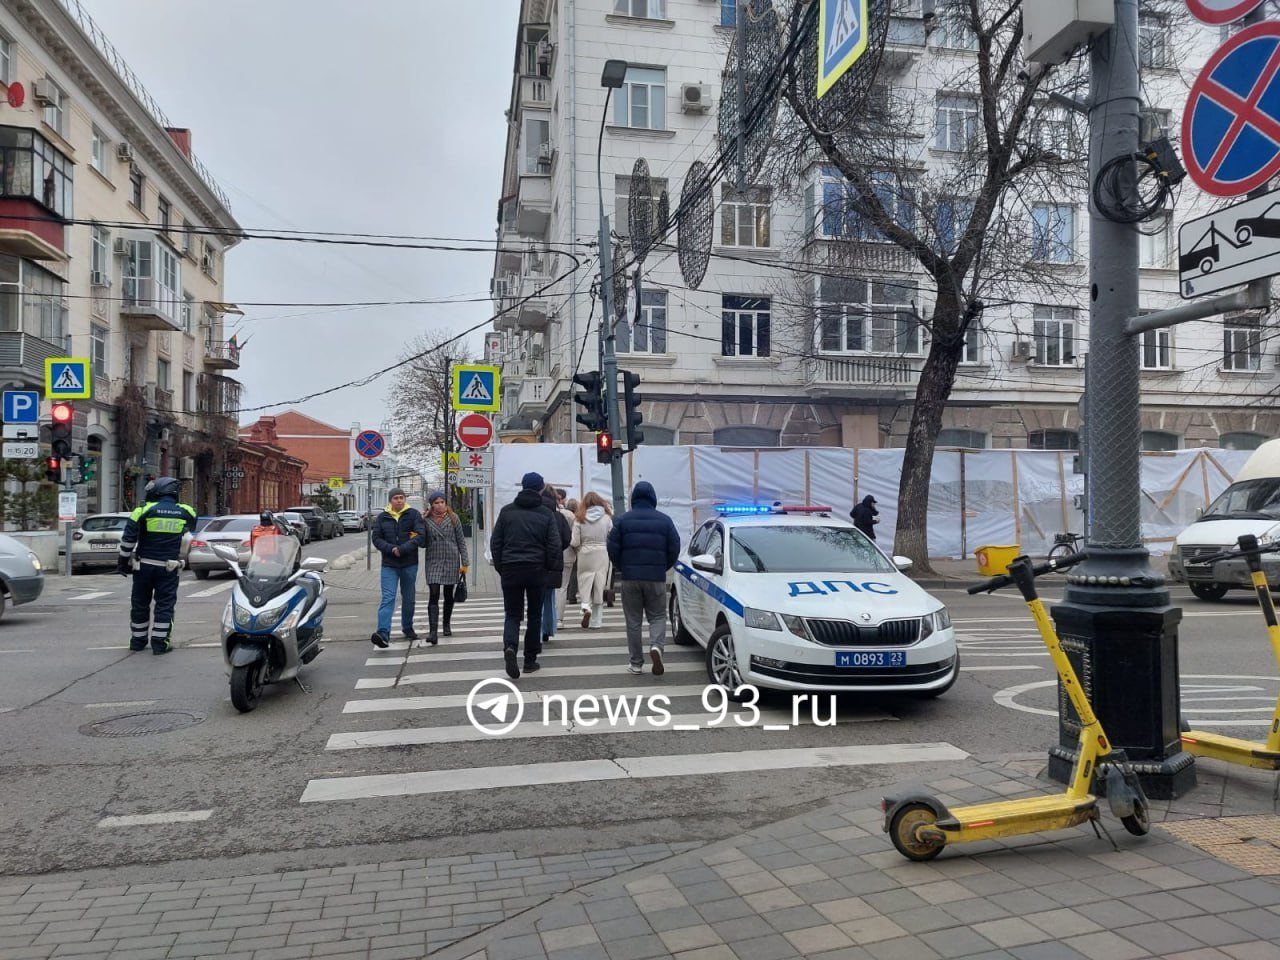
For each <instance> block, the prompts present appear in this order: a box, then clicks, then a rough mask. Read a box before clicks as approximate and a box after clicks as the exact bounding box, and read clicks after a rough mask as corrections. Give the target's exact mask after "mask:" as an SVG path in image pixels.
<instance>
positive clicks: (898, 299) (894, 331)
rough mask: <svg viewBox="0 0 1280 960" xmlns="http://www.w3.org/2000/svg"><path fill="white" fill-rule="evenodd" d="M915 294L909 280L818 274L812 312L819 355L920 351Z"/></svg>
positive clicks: (915, 352)
mask: <svg viewBox="0 0 1280 960" xmlns="http://www.w3.org/2000/svg"><path fill="white" fill-rule="evenodd" d="M914 296H915V286H914V284H908V283H903V282H900V281H883V280H871V281H867V280H856V279H855V280H849V279H843V278H837V277H822V278H820V279H819V281H818V309H817V314H818V323H819V327H820V333H819V336H820V343H821V347H822V351H823V353H889V354H903V355H915V354H918V353H920V341H921V328H920V324H919V323H918V322H917V321H916V317H915V311H914V310H913V309H912V307H911V300H912V298H913V297H914Z"/></svg>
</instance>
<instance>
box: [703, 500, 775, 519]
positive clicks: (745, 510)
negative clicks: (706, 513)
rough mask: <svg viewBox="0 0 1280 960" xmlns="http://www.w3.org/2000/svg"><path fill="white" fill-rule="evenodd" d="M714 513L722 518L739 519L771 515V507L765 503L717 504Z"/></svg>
mask: <svg viewBox="0 0 1280 960" xmlns="http://www.w3.org/2000/svg"><path fill="white" fill-rule="evenodd" d="M716 513H718V514H720V516H722V517H734V516H738V517H740V516H749V515H755V514H762V513H773V507H772V506H771V505H770V504H767V503H717V504H716Z"/></svg>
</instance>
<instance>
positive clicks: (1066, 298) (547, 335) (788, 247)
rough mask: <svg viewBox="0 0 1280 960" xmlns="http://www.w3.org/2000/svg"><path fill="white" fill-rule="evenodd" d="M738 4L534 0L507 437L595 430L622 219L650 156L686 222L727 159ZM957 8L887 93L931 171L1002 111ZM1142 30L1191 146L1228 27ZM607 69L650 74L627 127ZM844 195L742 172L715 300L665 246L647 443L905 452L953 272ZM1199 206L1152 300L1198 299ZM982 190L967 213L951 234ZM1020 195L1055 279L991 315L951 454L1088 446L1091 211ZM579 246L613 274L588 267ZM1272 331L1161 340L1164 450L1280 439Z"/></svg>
mask: <svg viewBox="0 0 1280 960" xmlns="http://www.w3.org/2000/svg"><path fill="white" fill-rule="evenodd" d="M913 2H914V6H913V5H912V3H913ZM737 7H738V4H737V3H735V2H734V0H523V2H522V4H521V19H520V23H519V24H518V25H517V27H516V47H515V56H514V71H513V77H512V86H511V98H510V102H509V104H508V107H507V119H508V124H509V125H508V136H507V142H506V154H505V163H504V174H503V182H502V188H501V193H500V196H499V203H498V207H497V220H498V223H497V237H498V240H499V252H498V253H497V255H496V257H495V262H494V279H493V286H492V290H493V294H494V306H495V313H497V314H498V316H497V319H496V320H495V323H494V330H493V332H492V333H491V334H490V335H489V337H488V340H487V342H486V354H487V356H488V357H489V358H490V359H491V360H493V361H495V362H498V363H500V364H501V365H502V368H503V410H502V413H501V414H500V415H499V426H500V430H499V434H500V436H501V437H502V439H503V440H504V441H529V440H538V439H544V440H548V441H567V440H571V439H577V440H579V441H586V440H589V438H588V437H586V436H584V435H583V430H582V428H581V427H580V426H577V425H575V423H574V416H575V414H576V413H577V412H579V411H578V409H577V408H576V405H575V404H574V403H573V402H572V399H571V393H572V385H571V377H572V374H573V372H574V371H575V370H577V369H581V370H595V369H599V362H598V355H599V337H598V330H599V324H600V309H599V304H598V302H597V303H593V299H592V289H591V288H592V282H593V280H594V278H595V275H596V273H597V269H598V268H597V266H596V263H595V259H594V255H595V252H596V251H595V250H594V249H593V248H592V244H593V242H594V241H595V238H596V237H597V236H598V222H599V221H598V211H599V209H600V207H601V206H603V208H604V210H605V211H606V212H607V213H608V214H609V215H610V216H611V218H612V224H611V226H612V230H613V233H614V235H615V236H619V237H625V235H626V233H627V230H628V224H627V206H628V196H629V191H630V178H631V174H632V166H633V164H634V162H635V160H636V159H637V158H638V157H644V158H645V159H646V160H647V161H648V165H649V168H650V171H651V177H652V178H653V190H654V193H655V196H656V195H657V194H658V193H659V192H660V191H662V190H665V191H666V192H667V194H668V198H669V204H670V208H671V209H673V210H674V209H675V208H676V207H677V205H678V202H679V197H680V192H681V188H682V185H683V184H684V181H685V176H686V174H687V172H688V169H689V166H690V164H691V163H692V162H693V161H694V160H702V161H703V162H704V163H709V162H710V161H712V159H713V158H714V157H715V155H716V152H717V149H718V139H717V110H718V107H719V104H720V100H721V96H722V93H723V89H722V85H723V83H725V82H733V81H732V78H731V77H730V78H729V79H728V80H726V79H725V78H724V77H723V76H722V74H723V71H724V69H725V56H726V51H727V50H728V49H729V48H730V46H731V45H732V41H733V37H734V32H735V30H734V24H735V23H736V19H735V18H736V16H737ZM937 7H938V11H939V13H938V16H936V17H935V18H934V19H933V20H931V21H930V22H929V23H928V24H926V22H925V20H924V18H923V16H922V13H921V8H920V6H919V3H918V2H915V0H912V2H905V3H895V4H894V7H893V15H892V17H891V22H890V24H889V30H888V40H887V42H886V45H885V49H884V52H883V55H882V56H881V59H880V67H879V71H878V73H877V76H876V86H877V91H876V95H877V97H878V98H880V99H881V100H882V101H883V102H884V103H885V104H891V103H898V102H902V100H900V98H902V99H905V98H910V100H911V103H912V109H913V111H914V113H913V116H918V118H919V124H918V129H917V130H916V131H915V140H916V141H917V144H916V147H915V153H914V155H913V157H912V159H911V167H912V168H913V169H918V170H920V171H923V172H929V171H935V170H939V169H943V168H945V167H946V165H948V164H951V163H954V162H955V160H954V158H955V156H956V155H957V154H958V152H959V151H960V150H962V149H963V146H964V144H965V143H966V142H967V139H968V138H969V137H972V135H973V130H974V128H975V125H976V123H977V118H978V101H977V99H976V90H975V89H974V88H973V87H972V83H973V67H974V64H976V53H975V48H976V42H975V40H974V37H973V35H972V33H971V32H970V31H968V30H966V29H965V26H964V23H963V21H962V18H958V17H955V16H951V15H949V13H948V10H947V8H946V7H945V5H944V4H941V3H940V4H938V5H937ZM1141 34H1142V35H1141V37H1140V44H1139V46H1140V59H1141V61H1142V71H1143V91H1144V97H1145V101H1144V104H1143V107H1142V122H1143V128H1144V129H1143V136H1144V137H1145V138H1150V137H1154V136H1158V135H1159V134H1160V133H1162V132H1165V133H1168V134H1169V135H1170V136H1172V137H1173V138H1174V139H1175V141H1176V139H1177V132H1178V130H1179V129H1180V115H1181V110H1182V105H1183V102H1184V101H1185V98H1186V91H1187V88H1188V85H1189V82H1190V79H1191V78H1192V77H1194V75H1195V71H1196V69H1197V67H1198V65H1199V64H1201V63H1203V61H1204V59H1205V58H1206V56H1207V54H1208V52H1209V51H1210V50H1211V49H1212V47H1213V45H1214V44H1215V43H1216V42H1217V40H1218V39H1219V33H1218V31H1217V30H1214V29H1210V28H1205V27H1198V26H1192V25H1190V24H1188V23H1186V22H1174V21H1173V20H1170V19H1167V18H1165V17H1162V16H1161V15H1158V14H1156V13H1153V12H1148V11H1145V10H1144V12H1143V15H1142V24H1141ZM606 59H622V60H625V61H627V63H628V72H627V76H626V80H625V83H624V85H623V87H622V88H621V89H618V90H615V91H613V94H612V98H611V100H610V101H609V106H608V112H607V114H606V113H605V102H606V100H605V94H606V91H605V90H604V89H602V87H601V81H600V76H601V70H602V67H603V65H604V62H605V60H606ZM807 68H808V67H806V69H807ZM966 83H968V84H970V86H966ZM1038 109H1039V111H1040V112H1039V114H1038V116H1037V123H1039V124H1042V128H1043V129H1052V128H1053V126H1054V124H1066V125H1069V118H1067V117H1064V116H1061V115H1057V114H1055V112H1054V110H1053V109H1052V108H1051V107H1049V106H1048V105H1047V104H1046V105H1041V106H1040V107H1039V108H1038ZM602 125H603V130H602V129H601V127H602ZM598 138H599V140H598ZM598 142H599V143H600V152H601V158H600V168H601V169H600V183H601V187H602V189H599V190H598V187H597V155H596V151H597V143H598ZM844 189H846V188H845V186H844V184H843V181H842V179H841V178H840V177H839V176H838V174H837V173H836V172H835V171H833V170H831V169H829V168H827V167H824V166H823V165H822V164H821V163H820V162H816V161H815V162H814V163H813V164H812V165H811V166H810V167H809V168H808V169H807V170H806V171H804V173H803V174H802V176H801V182H799V183H791V184H788V185H787V187H786V189H785V190H784V189H782V187H780V186H779V185H776V184H770V183H752V184H748V185H747V189H746V190H744V191H741V192H739V191H737V190H736V189H734V185H732V184H728V183H721V184H717V185H716V189H715V208H716V209H715V222H714V227H713V247H712V252H711V259H710V265H709V268H708V270H707V273H706V277H705V279H704V280H703V281H702V283H701V284H700V285H699V288H698V289H696V290H694V289H689V288H688V287H687V286H686V285H685V282H684V280H683V279H682V276H681V273H680V270H679V267H678V263H677V258H676V256H675V252H674V250H673V249H672V247H671V246H670V245H667V246H659V247H658V248H657V249H656V250H654V251H653V252H651V253H650V254H649V257H648V259H647V260H646V261H645V264H644V268H643V293H642V296H641V303H640V310H641V314H642V317H643V321H642V323H641V324H637V325H636V326H635V327H634V328H632V327H631V326H629V325H627V324H619V325H618V326H617V328H616V329H617V352H618V357H619V361H618V362H619V366H620V367H621V368H622V369H625V370H630V371H633V372H635V373H638V374H639V375H640V377H641V380H642V386H641V388H640V392H641V394H642V396H643V398H644V403H643V407H642V409H643V413H644V419H645V423H644V427H643V430H644V434H645V442H646V443H693V444H701V443H707V444H719V445H728V446H777V445H785V446H790V445H815V444H820V445H835V446H846V447H881V446H901V445H904V444H905V442H906V435H907V428H908V425H909V423H910V419H911V412H912V400H913V396H914V393H915V389H916V386H917V383H918V380H919V376H920V370H921V367H922V365H923V362H924V358H925V356H926V354H927V352H928V349H929V340H928V329H927V325H925V324H922V323H920V322H919V320H920V318H927V317H928V316H929V315H930V312H931V310H932V304H931V303H930V302H929V301H930V299H931V298H932V286H931V281H930V280H929V278H928V277H926V276H925V275H924V274H923V272H922V271H921V269H920V268H919V265H918V263H917V262H916V261H915V260H914V259H913V258H912V257H910V256H908V255H907V254H906V253H905V252H904V251H903V250H902V249H901V248H899V247H897V246H895V245H893V244H891V243H888V242H886V241H884V240H883V238H881V237H880V236H879V235H878V234H877V233H876V232H875V231H874V230H869V229H866V228H865V227H863V226H860V225H859V224H858V223H857V222H855V221H854V220H853V219H851V218H850V217H848V216H832V215H831V214H830V211H831V210H832V209H833V207H832V203H833V199H834V200H837V201H838V199H839V197H840V194H841V191H842V190H844ZM1197 195H1198V191H1197V190H1196V188H1195V187H1194V186H1193V185H1191V183H1190V181H1187V182H1186V183H1185V184H1184V186H1183V189H1182V191H1181V194H1180V196H1179V199H1178V203H1177V206H1176V208H1175V209H1174V210H1173V212H1172V215H1171V216H1164V217H1161V218H1159V219H1158V220H1154V221H1151V222H1149V223H1147V224H1144V225H1143V226H1142V230H1141V233H1142V236H1141V240H1140V243H1141V262H1142V270H1141V288H1142V294H1141V303H1142V308H1143V309H1144V310H1156V309H1160V308H1163V307H1166V306H1172V305H1174V304H1176V303H1177V302H1179V301H1178V271H1177V262H1176V261H1177V240H1176V237H1177V227H1178V224H1179V223H1181V222H1182V221H1184V220H1186V219H1189V218H1191V217H1193V216H1197V215H1199V214H1200V213H1202V212H1203V211H1204V209H1205V204H1204V203H1203V201H1202V200H1201V199H1200V198H1199V197H1198V196H1197ZM965 202H966V201H965V198H963V197H957V198H950V199H949V200H948V204H949V206H948V210H949V214H948V221H947V222H948V223H950V227H949V228H947V229H948V231H949V232H950V234H951V235H954V234H955V232H956V225H957V224H958V223H959V222H960V221H961V218H962V217H964V216H966V214H965V213H964V212H963V211H964V204H965ZM1011 206H1015V207H1017V208H1018V209H1016V210H1015V211H1011V212H1010V213H1009V215H1010V216H1014V217H1017V218H1019V222H1020V226H1019V227H1018V229H1019V230H1021V231H1024V235H1023V236H1022V238H1021V246H1020V253H1019V257H1020V259H1021V260H1022V261H1024V266H1026V267H1028V268H1030V270H1029V272H1032V273H1038V274H1039V275H1040V276H1041V277H1042V278H1049V279H1050V280H1051V282H1041V283H1035V284H1028V285H1027V287H1026V288H1025V289H1021V290H1015V291H1013V292H1012V293H1005V294H1004V295H1002V296H1000V297H998V298H991V299H993V300H996V301H997V302H995V303H993V304H991V305H988V306H987V307H986V308H985V309H984V310H983V311H982V314H981V316H980V317H979V318H978V320H977V322H975V323H974V324H973V325H971V327H970V328H969V330H968V331H967V334H966V343H965V349H964V356H963V358H962V362H961V365H960V369H959V374H958V377H957V380H956V384H955V388H954V391H953V393H952V395H951V398H950V400H949V403H948V405H947V408H946V412H945V414H944V421H943V431H942V433H941V435H940V436H939V439H938V443H939V445H940V446H962V447H978V448H1002V447H1003V448H1009V447H1033V448H1046V449H1072V448H1075V447H1076V446H1077V445H1078V444H1079V439H1080V432H1081V428H1082V424H1081V414H1080V400H1081V397H1082V394H1083V388H1084V368H1085V358H1086V357H1087V354H1088V349H1089V322H1088V298H1087V286H1088V258H1089V246H1088V222H1089V210H1088V203H1087V197H1086V195H1085V192H1084V190H1083V189H1077V190H1075V191H1074V192H1071V193H1063V192H1058V191H1055V190H1052V189H1041V190H1040V192H1039V193H1037V192H1036V188H1035V186H1034V185H1033V186H1031V187H1030V188H1028V189H1027V190H1025V191H1023V192H1022V193H1020V194H1019V196H1018V198H1017V202H1016V203H1015V204H1012V205H1011ZM922 208H923V206H922V205H921V206H917V205H916V204H915V203H904V204H902V207H901V209H900V210H895V211H893V213H894V215H895V216H901V217H903V218H906V217H917V216H920V215H921V212H920V211H921V209H922ZM970 209H971V208H970ZM942 210H943V204H942V203H941V202H938V203H937V204H935V206H934V208H933V214H934V215H935V217H936V218H937V223H936V224H935V227H936V229H935V237H936V239H937V241H938V242H940V243H945V242H948V241H947V240H945V239H944V237H943V234H944V228H943V226H942V219H943V213H942ZM671 240H672V241H674V234H673V235H672V237H671ZM575 257H576V258H578V260H579V261H585V262H589V263H590V266H589V267H579V268H577V269H575V263H574V258H575ZM837 266H838V269H833V267H837ZM824 272H825V273H827V274H828V276H827V277H825V278H824V277H822V276H821V275H822V274H823V273H824ZM831 274H842V276H839V277H835V278H833V277H832V276H830V275H831ZM1264 321H1265V318H1261V317H1258V316H1229V317H1217V318H1214V319H1211V320H1206V321H1200V322H1194V323H1188V324H1183V325H1180V326H1178V327H1176V328H1173V329H1167V330H1161V331H1153V332H1150V333H1148V334H1145V335H1144V336H1143V337H1142V342H1141V344H1140V349H1139V351H1138V352H1139V363H1140V364H1141V381H1142V427H1143V443H1144V446H1145V447H1146V448H1147V449H1153V450H1158V449H1176V448H1180V447H1194V446H1205V445H1209V446H1230V447H1252V446H1256V445H1257V444H1258V443H1259V442H1261V440H1262V439H1265V438H1268V437H1272V436H1276V435H1277V429H1280V415H1277V414H1276V413H1274V412H1273V410H1272V406H1273V405H1272V404H1270V403H1267V402H1264V399H1265V398H1266V397H1267V395H1268V394H1269V392H1270V391H1272V390H1273V389H1274V387H1275V384H1276V367H1277V360H1276V351H1275V349H1274V347H1272V346H1270V345H1269V343H1268V340H1269V338H1268V337H1267V336H1266V335H1265V334H1264V332H1263V327H1264Z"/></svg>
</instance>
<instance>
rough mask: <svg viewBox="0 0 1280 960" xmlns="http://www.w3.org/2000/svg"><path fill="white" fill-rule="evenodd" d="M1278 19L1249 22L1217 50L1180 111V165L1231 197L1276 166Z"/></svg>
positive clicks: (1279, 133) (1278, 169) (1279, 152)
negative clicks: (1248, 25) (1181, 152)
mask: <svg viewBox="0 0 1280 960" xmlns="http://www.w3.org/2000/svg"><path fill="white" fill-rule="evenodd" d="M1277 73H1280V23H1276V22H1274V21H1267V22H1264V23H1256V24H1254V25H1253V26H1251V27H1246V28H1245V29H1244V30H1242V31H1240V32H1239V33H1238V34H1236V35H1235V36H1234V37H1232V38H1231V39H1230V40H1228V41H1227V42H1226V43H1224V44H1223V45H1222V46H1221V47H1219V48H1218V49H1217V50H1216V51H1214V54H1213V56H1211V57H1210V58H1209V62H1208V63H1206V64H1205V65H1204V69H1203V70H1201V71H1200V75H1199V76H1198V77H1196V81H1195V83H1194V84H1192V86H1191V94H1190V95H1189V96H1188V97H1187V108H1186V110H1185V111H1183V114H1182V143H1183V147H1184V150H1185V153H1186V156H1185V159H1186V166H1187V173H1188V174H1189V175H1190V176H1191V179H1192V180H1193V181H1194V182H1195V184H1196V186H1198V187H1199V188H1200V189H1201V190H1203V191H1204V192H1205V193H1210V194H1213V195H1214V196H1215V197H1235V196H1239V195H1240V194H1242V193H1248V192H1249V191H1250V190H1253V189H1255V188H1257V187H1260V186H1262V185H1263V184H1265V183H1266V182H1267V181H1269V180H1270V179H1271V178H1272V177H1274V176H1275V175H1276V174H1277V173H1280V78H1278V77H1277Z"/></svg>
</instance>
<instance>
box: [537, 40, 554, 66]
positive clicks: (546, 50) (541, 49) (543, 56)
mask: <svg viewBox="0 0 1280 960" xmlns="http://www.w3.org/2000/svg"><path fill="white" fill-rule="evenodd" d="M555 49H556V48H555V46H554V45H553V44H552V43H551V41H550V40H546V39H543V40H539V41H538V52H537V58H538V62H539V63H550V62H551V55H552V54H553V53H554V52H555Z"/></svg>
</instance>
